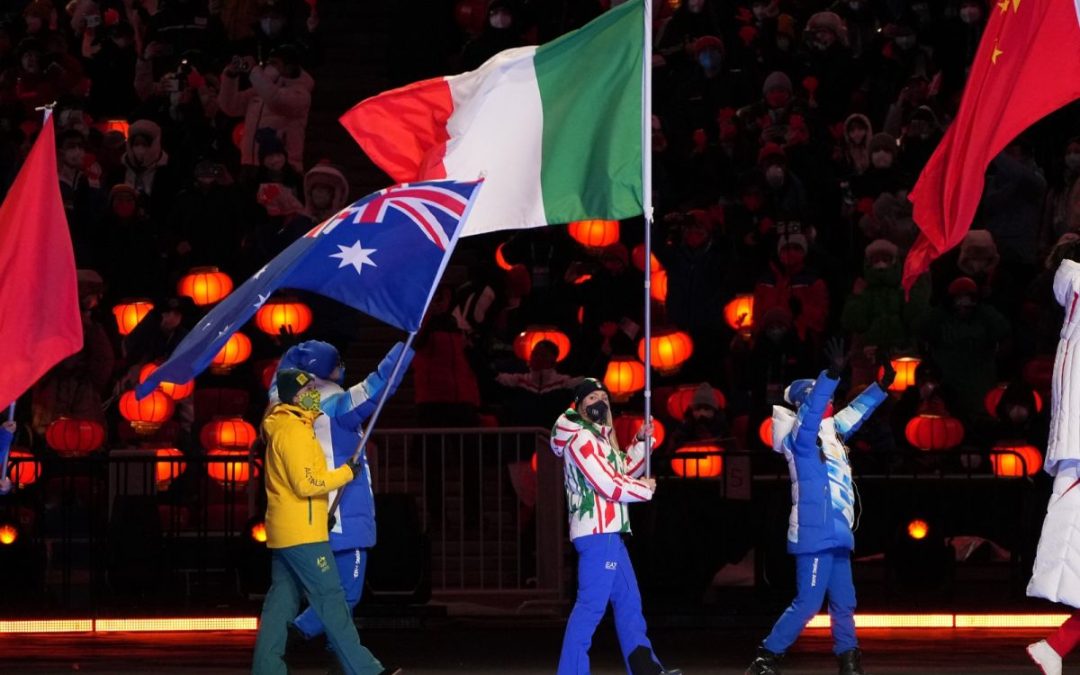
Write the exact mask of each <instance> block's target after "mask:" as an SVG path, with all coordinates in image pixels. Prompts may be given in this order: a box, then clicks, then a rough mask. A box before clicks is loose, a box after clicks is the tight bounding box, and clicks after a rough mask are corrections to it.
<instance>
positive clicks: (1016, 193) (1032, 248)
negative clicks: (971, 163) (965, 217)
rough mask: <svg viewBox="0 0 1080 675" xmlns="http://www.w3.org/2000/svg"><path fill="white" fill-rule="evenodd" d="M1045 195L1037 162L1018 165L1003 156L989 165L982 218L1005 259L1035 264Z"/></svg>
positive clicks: (996, 158)
mask: <svg viewBox="0 0 1080 675" xmlns="http://www.w3.org/2000/svg"><path fill="white" fill-rule="evenodd" d="M1045 193H1046V179H1045V178H1043V175H1042V171H1041V170H1040V169H1039V167H1037V166H1035V164H1034V162H1019V161H1017V160H1015V159H1013V158H1012V157H1010V156H1008V155H1006V154H1004V153H1002V154H1000V155H998V156H997V157H995V158H994V161H992V162H991V163H990V170H989V171H988V172H987V176H986V189H985V190H984V192H983V197H982V201H981V202H980V204H979V207H980V216H982V218H981V220H982V226H983V227H984V228H985V229H987V230H990V232H991V233H993V235H994V241H995V242H997V245H998V250H1000V251H1001V256H1002V258H1003V259H1005V260H1008V261H1019V262H1021V263H1023V264H1027V265H1032V264H1034V263H1035V262H1036V254H1037V250H1036V249H1037V246H1038V232H1039V223H1040V222H1041V219H1042V206H1043V197H1044V195H1045Z"/></svg>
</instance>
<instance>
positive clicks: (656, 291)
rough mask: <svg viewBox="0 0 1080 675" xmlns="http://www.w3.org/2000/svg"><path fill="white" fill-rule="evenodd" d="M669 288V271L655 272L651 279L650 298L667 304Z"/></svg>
mask: <svg viewBox="0 0 1080 675" xmlns="http://www.w3.org/2000/svg"><path fill="white" fill-rule="evenodd" d="M667 288H668V277H667V270H659V271H657V272H653V273H652V276H651V277H649V297H651V298H652V299H653V300H655V301H657V302H660V303H664V302H667Z"/></svg>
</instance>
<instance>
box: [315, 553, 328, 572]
mask: <svg viewBox="0 0 1080 675" xmlns="http://www.w3.org/2000/svg"><path fill="white" fill-rule="evenodd" d="M315 564H316V565H318V566H319V571H320V572H329V571H330V563H328V562H326V556H324V555H321V556H319V557H318V558H316V559H315Z"/></svg>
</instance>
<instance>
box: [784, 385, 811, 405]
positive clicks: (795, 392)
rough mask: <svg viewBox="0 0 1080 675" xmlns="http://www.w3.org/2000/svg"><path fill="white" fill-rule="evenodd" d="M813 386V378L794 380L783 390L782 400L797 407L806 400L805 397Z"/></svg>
mask: <svg viewBox="0 0 1080 675" xmlns="http://www.w3.org/2000/svg"><path fill="white" fill-rule="evenodd" d="M813 388H814V381H813V380H795V381H794V382H792V383H791V384H789V385H788V388H787V389H785V390H784V400H785V401H787V402H788V403H790V404H791V405H793V406H796V407H798V406H800V405H802V404H803V403H805V402H806V397H807V396H809V395H810V391H811V390H812V389H813Z"/></svg>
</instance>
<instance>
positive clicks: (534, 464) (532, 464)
mask: <svg viewBox="0 0 1080 675" xmlns="http://www.w3.org/2000/svg"><path fill="white" fill-rule="evenodd" d="M536 461H537V459H536V453H535V452H534V453H533V456H532V459H530V460H529V466H530V467H532V472H533V473H536V471H537V466H536Z"/></svg>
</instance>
